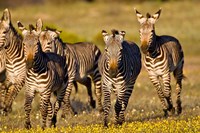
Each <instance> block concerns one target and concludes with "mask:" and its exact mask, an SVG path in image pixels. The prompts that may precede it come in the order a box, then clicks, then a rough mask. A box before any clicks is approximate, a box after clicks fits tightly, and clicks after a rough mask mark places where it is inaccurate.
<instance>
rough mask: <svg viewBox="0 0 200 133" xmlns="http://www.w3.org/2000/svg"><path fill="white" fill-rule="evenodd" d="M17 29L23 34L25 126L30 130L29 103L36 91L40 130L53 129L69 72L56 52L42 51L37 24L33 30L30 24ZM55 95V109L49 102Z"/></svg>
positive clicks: (39, 26) (39, 27) (62, 58)
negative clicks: (38, 103)
mask: <svg viewBox="0 0 200 133" xmlns="http://www.w3.org/2000/svg"><path fill="white" fill-rule="evenodd" d="M18 27H19V29H20V30H21V31H22V35H23V37H24V39H23V45H24V53H25V59H26V68H27V71H26V80H25V104H24V109H25V119H26V121H25V127H26V128H27V129H29V128H31V121H30V112H31V103H32V100H33V98H34V96H35V92H39V93H40V99H41V100H40V112H41V115H42V126H41V127H42V128H43V129H44V128H45V127H51V125H52V124H53V125H54V127H55V126H56V121H57V120H56V116H57V112H58V110H59V108H60V106H61V102H63V98H64V95H65V91H66V87H67V84H68V73H67V65H66V63H65V58H64V57H62V56H59V55H57V54H55V53H45V52H43V51H42V47H41V44H40V42H39V34H40V32H41V30H40V29H41V25H40V23H38V21H37V23H36V29H35V28H34V27H33V26H32V25H30V26H29V30H27V29H26V28H25V27H24V26H23V25H22V24H21V23H20V22H18ZM52 92H54V93H56V95H57V99H56V102H55V104H54V108H53V110H52V105H51V102H50V96H51V93H52Z"/></svg>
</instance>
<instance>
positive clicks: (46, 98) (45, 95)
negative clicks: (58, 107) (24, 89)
mask: <svg viewBox="0 0 200 133" xmlns="http://www.w3.org/2000/svg"><path fill="white" fill-rule="evenodd" d="M50 96H51V92H50V91H49V90H48V91H44V92H42V93H41V94H40V99H41V100H40V112H41V115H42V126H41V127H42V129H43V130H44V129H45V128H46V126H47V124H46V123H47V115H48V113H49V112H48V106H49V104H50Z"/></svg>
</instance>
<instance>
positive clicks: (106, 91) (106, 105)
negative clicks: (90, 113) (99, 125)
mask: <svg viewBox="0 0 200 133" xmlns="http://www.w3.org/2000/svg"><path fill="white" fill-rule="evenodd" d="M102 87H103V94H104V103H103V108H104V127H108V114H109V111H110V106H111V101H110V95H111V87H107V85H106V84H105V83H103V85H102Z"/></svg>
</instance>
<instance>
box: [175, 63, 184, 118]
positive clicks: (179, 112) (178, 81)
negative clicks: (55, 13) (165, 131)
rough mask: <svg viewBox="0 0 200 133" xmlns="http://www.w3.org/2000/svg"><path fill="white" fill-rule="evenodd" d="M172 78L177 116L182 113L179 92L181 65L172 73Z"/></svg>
mask: <svg viewBox="0 0 200 133" xmlns="http://www.w3.org/2000/svg"><path fill="white" fill-rule="evenodd" d="M174 77H175V79H176V97H177V99H176V108H177V114H178V115H179V114H181V113H182V106H181V90H182V79H183V65H182V66H181V67H179V68H177V69H176V70H175V71H174Z"/></svg>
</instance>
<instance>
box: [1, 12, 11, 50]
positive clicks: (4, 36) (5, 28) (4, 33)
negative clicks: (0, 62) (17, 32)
mask: <svg viewBox="0 0 200 133" xmlns="http://www.w3.org/2000/svg"><path fill="white" fill-rule="evenodd" d="M11 27H12V24H11V15H10V11H9V10H8V9H5V10H4V11H3V16H2V18H1V20H0V48H2V47H6V45H8V41H9V39H8V36H9V31H10V28H11Z"/></svg>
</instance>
